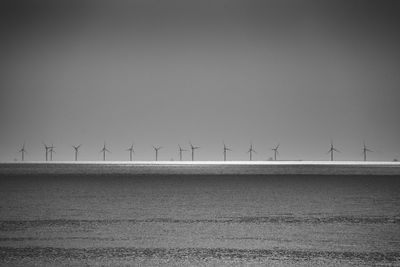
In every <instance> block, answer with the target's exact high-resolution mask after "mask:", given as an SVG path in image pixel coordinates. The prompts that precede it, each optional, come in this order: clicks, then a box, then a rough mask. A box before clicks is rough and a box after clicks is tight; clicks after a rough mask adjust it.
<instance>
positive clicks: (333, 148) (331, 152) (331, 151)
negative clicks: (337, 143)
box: [327, 141, 340, 161]
mask: <svg viewBox="0 0 400 267" xmlns="http://www.w3.org/2000/svg"><path fill="white" fill-rule="evenodd" d="M334 152H339V153H340V151H339V150H337V149H336V148H335V147H334V146H333V142H332V141H331V148H330V149H329V151H328V153H327V154H329V153H330V154H331V161H333V154H334Z"/></svg>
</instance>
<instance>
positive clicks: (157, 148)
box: [153, 146, 162, 161]
mask: <svg viewBox="0 0 400 267" xmlns="http://www.w3.org/2000/svg"><path fill="white" fill-rule="evenodd" d="M153 148H154V151H155V152H156V161H158V150H160V149H161V148H162V146H158V147H155V146H153Z"/></svg>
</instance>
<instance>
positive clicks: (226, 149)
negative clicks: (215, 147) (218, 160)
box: [224, 143, 232, 161]
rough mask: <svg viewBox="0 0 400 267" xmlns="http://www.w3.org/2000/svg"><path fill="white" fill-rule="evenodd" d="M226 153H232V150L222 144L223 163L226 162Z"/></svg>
mask: <svg viewBox="0 0 400 267" xmlns="http://www.w3.org/2000/svg"><path fill="white" fill-rule="evenodd" d="M227 151H232V150H231V149H230V148H228V147H227V146H226V145H225V143H224V161H226V152H227Z"/></svg>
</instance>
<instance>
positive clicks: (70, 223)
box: [0, 216, 400, 231]
mask: <svg viewBox="0 0 400 267" xmlns="http://www.w3.org/2000/svg"><path fill="white" fill-rule="evenodd" d="M121 223H128V224H138V223H180V224H193V223H214V224H218V223H254V224H263V223H267V224H332V223H333V224H335V223H343V224H400V217H380V216H376V217H375V216H373V217H363V216H327V217H313V216H311V217H310V216H308V217H302V216H244V217H228V218H215V219H176V218H149V219H121V220H119V219H115V220H67V219H58V220H3V221H0V231H18V230H24V229H27V228H38V227H70V228H76V229H80V230H81V231H91V230H93V229H95V228H97V226H100V225H111V224H121Z"/></svg>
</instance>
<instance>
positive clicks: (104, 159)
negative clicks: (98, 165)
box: [100, 142, 111, 161]
mask: <svg viewBox="0 0 400 267" xmlns="http://www.w3.org/2000/svg"><path fill="white" fill-rule="evenodd" d="M106 152H108V153H111V151H110V150H108V149H107V148H106V142H104V145H103V148H102V149H101V150H100V153H103V161H106Z"/></svg>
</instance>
